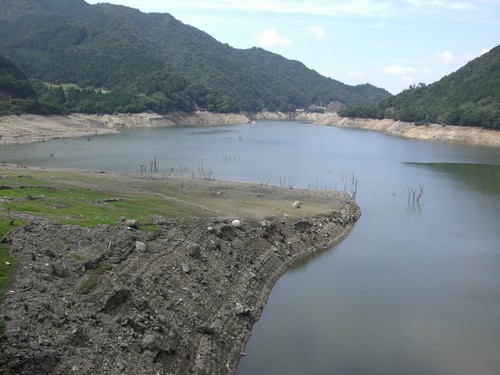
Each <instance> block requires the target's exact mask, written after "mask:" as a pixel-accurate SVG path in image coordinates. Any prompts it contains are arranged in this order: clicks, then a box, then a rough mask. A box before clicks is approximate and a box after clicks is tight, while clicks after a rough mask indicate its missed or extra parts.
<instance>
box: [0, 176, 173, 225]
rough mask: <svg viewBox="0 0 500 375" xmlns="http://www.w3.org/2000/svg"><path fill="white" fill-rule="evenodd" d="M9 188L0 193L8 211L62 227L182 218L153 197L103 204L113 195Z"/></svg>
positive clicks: (61, 189) (63, 189)
mask: <svg viewBox="0 0 500 375" xmlns="http://www.w3.org/2000/svg"><path fill="white" fill-rule="evenodd" d="M5 181H6V180H5V179H4V180H2V182H5ZM4 185H7V184H4ZM9 186H11V189H3V190H1V191H0V194H1V196H2V197H3V198H6V199H8V200H9V201H8V202H7V203H4V207H5V209H7V210H9V211H14V212H22V213H30V214H35V215H38V216H43V217H46V218H49V219H52V220H57V221H59V222H61V223H63V224H77V225H82V226H96V225H99V224H116V223H117V222H118V221H119V219H120V218H121V217H129V218H134V219H136V220H138V221H139V222H149V221H150V220H151V216H152V215H162V216H164V217H177V216H179V215H180V214H181V213H180V212H177V211H176V210H174V209H172V207H171V206H170V205H169V204H167V203H165V202H162V201H160V200H159V199H158V198H156V197H154V196H143V195H130V194H129V195H125V196H121V197H120V198H121V199H122V200H121V201H116V202H104V200H105V199H107V198H110V195H109V194H105V193H103V192H96V191H94V190H91V189H84V188H55V187H51V186H40V185H38V186H33V187H22V184H21V183H18V184H15V183H13V181H9ZM149 229H151V228H149Z"/></svg>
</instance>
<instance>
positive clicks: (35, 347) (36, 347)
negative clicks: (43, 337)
mask: <svg viewBox="0 0 500 375" xmlns="http://www.w3.org/2000/svg"><path fill="white" fill-rule="evenodd" d="M30 348H31V349H32V350H40V344H39V343H38V342H36V341H30Z"/></svg>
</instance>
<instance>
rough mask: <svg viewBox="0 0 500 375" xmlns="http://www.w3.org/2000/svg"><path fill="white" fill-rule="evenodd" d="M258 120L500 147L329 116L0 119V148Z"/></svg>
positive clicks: (444, 129)
mask: <svg viewBox="0 0 500 375" xmlns="http://www.w3.org/2000/svg"><path fill="white" fill-rule="evenodd" d="M259 120H297V121H308V122H311V123H312V124H315V125H327V126H335V127H344V128H355V129H366V130H376V131H381V132H384V133H386V134H390V135H393V136H397V137H405V138H412V139H422V140H427V141H439V142H452V143H463V144H472V145H482V146H490V147H500V130H494V129H483V128H476V127H467V126H453V125H446V126H443V125H437V124H430V125H425V126H416V125H415V124H413V123H406V122H401V121H394V120H388V119H384V120H372V119H350V118H344V117H340V116H338V115H336V114H334V113H324V114H321V113H304V112H297V113H281V112H258V113H236V114H234V113H229V114H221V113H211V112H201V111H200V112H195V113H181V112H172V113H167V114H164V115H159V114H154V113H138V114H115V115H87V114H79V113H75V114H71V115H68V116H40V115H20V116H5V117H0V145H1V144H21V143H35V142H45V141H47V140H49V139H54V138H66V137H82V136H83V137H88V136H94V135H101V134H110V133H117V132H119V131H120V129H124V128H152V127H163V126H175V125H236V124H245V123H251V122H253V121H259Z"/></svg>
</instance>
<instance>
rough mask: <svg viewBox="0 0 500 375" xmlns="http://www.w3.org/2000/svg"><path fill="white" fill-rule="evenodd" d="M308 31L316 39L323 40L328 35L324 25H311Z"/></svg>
mask: <svg viewBox="0 0 500 375" xmlns="http://www.w3.org/2000/svg"><path fill="white" fill-rule="evenodd" d="M307 33H308V34H311V35H312V36H313V37H314V39H316V40H323V39H326V37H327V34H326V30H325V27H324V26H317V25H311V26H309V28H308V29H307Z"/></svg>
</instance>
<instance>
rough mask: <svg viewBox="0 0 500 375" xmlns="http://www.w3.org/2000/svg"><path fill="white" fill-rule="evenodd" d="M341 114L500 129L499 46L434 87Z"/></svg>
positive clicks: (411, 90) (414, 89)
mask: <svg viewBox="0 0 500 375" xmlns="http://www.w3.org/2000/svg"><path fill="white" fill-rule="evenodd" d="M341 114H343V115H345V116H350V117H373V118H383V117H386V118H394V119H396V120H402V121H410V122H416V123H422V124H423V123H439V124H451V125H468V126H482V127H488V128H497V129H500V46H497V47H495V48H493V49H492V50H491V51H489V52H488V53H485V54H484V55H482V56H480V57H478V58H476V59H474V60H473V61H471V62H469V63H468V64H467V65H465V66H464V67H462V68H460V69H459V70H457V71H456V72H454V73H452V74H450V75H448V76H446V77H443V78H442V79H441V80H439V81H437V82H435V83H433V84H431V85H424V84H420V85H418V86H412V87H410V88H409V89H407V90H405V91H403V92H402V93H400V94H398V95H395V96H393V97H390V98H387V99H385V100H383V101H382V102H380V104H379V105H376V106H360V107H352V108H348V109H346V110H344V111H342V112H341Z"/></svg>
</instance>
